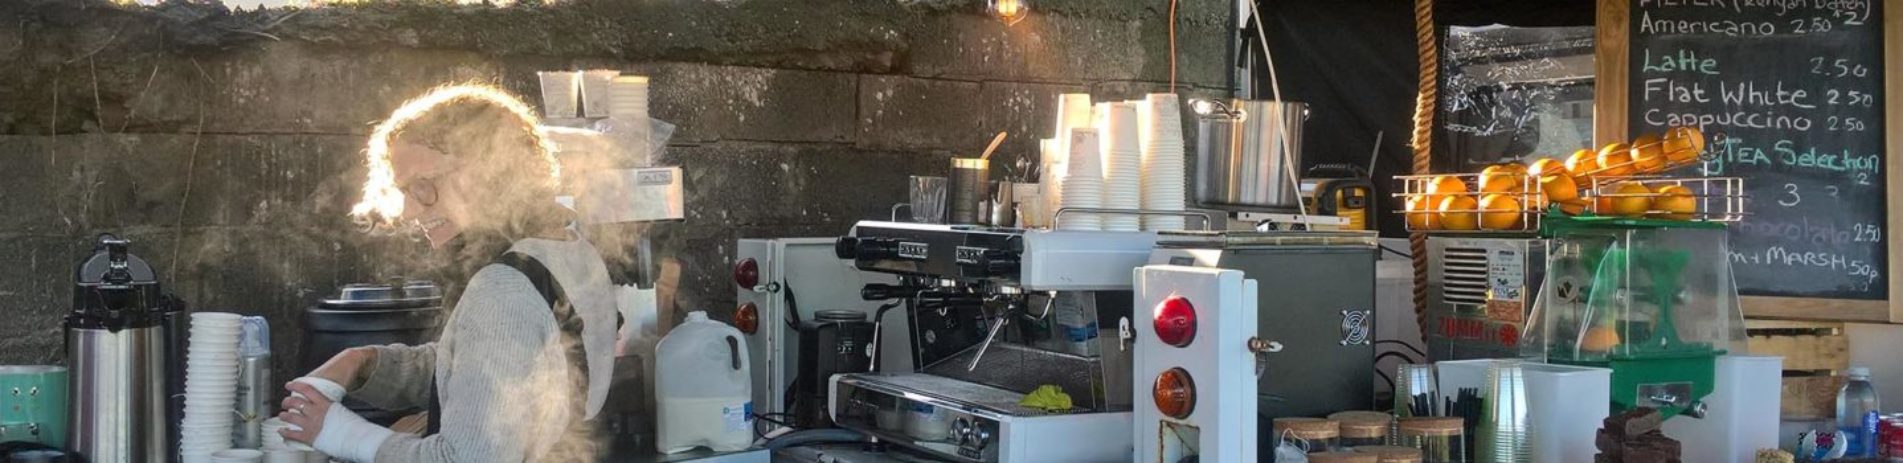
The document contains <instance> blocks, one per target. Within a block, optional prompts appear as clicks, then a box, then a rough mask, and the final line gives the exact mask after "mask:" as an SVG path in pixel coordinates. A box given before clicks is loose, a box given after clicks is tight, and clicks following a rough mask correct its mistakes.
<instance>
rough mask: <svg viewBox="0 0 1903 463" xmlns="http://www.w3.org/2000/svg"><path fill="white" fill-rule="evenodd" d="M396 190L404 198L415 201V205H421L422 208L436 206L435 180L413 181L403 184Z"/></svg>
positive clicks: (420, 179)
mask: <svg viewBox="0 0 1903 463" xmlns="http://www.w3.org/2000/svg"><path fill="white" fill-rule="evenodd" d="M397 190H400V191H402V192H403V195H404V196H408V197H410V198H411V199H415V200H416V203H417V204H422V205H424V206H435V205H436V199H437V198H436V180H435V179H431V178H418V179H415V180H411V181H409V182H408V183H405V184H404V185H403V186H399V187H397Z"/></svg>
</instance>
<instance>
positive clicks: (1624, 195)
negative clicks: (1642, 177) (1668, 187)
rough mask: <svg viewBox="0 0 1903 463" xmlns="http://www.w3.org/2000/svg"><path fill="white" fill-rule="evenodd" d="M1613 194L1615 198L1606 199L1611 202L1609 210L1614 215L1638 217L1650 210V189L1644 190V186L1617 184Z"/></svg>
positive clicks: (1631, 183) (1633, 183)
mask: <svg viewBox="0 0 1903 463" xmlns="http://www.w3.org/2000/svg"><path fill="white" fill-rule="evenodd" d="M1613 193H1614V194H1615V195H1616V196H1607V197H1606V198H1607V199H1608V200H1610V201H1611V204H1612V205H1611V207H1610V208H1609V210H1611V211H1612V214H1614V215H1623V216H1626V217H1639V216H1643V215H1645V213H1646V212H1647V211H1650V210H1652V189H1650V188H1646V187H1645V185H1644V184H1641V183H1638V182H1619V187H1618V189H1616V190H1613Z"/></svg>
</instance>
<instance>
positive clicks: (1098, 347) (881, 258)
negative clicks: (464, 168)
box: [830, 222, 1157, 462]
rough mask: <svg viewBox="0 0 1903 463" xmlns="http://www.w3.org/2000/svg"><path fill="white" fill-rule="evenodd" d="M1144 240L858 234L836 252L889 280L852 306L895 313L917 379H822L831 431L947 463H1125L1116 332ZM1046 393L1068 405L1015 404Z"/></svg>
mask: <svg viewBox="0 0 1903 463" xmlns="http://www.w3.org/2000/svg"><path fill="white" fill-rule="evenodd" d="M1156 239H1157V235H1156V233H1154V232H1103V231H1046V230H1019V229H1009V228H993V227H984V226H965V225H934V224H915V223H894V222H860V223H858V224H857V225H856V226H855V227H853V230H852V233H851V235H849V236H845V237H842V238H840V239H839V240H838V242H837V246H836V250H835V251H836V252H837V254H838V256H839V257H840V258H842V259H847V260H849V261H851V262H852V263H853V264H854V265H855V266H856V267H858V268H859V269H861V270H865V271H868V272H877V273H884V274H891V275H896V276H897V277H898V282H897V283H896V284H872V285H867V287H866V290H865V291H864V293H865V294H864V296H865V297H867V298H868V299H888V300H893V301H898V302H900V303H902V304H903V305H904V310H905V312H906V313H907V314H909V315H911V320H910V326H909V327H904V328H909V331H910V333H909V334H910V335H911V340H912V346H911V347H912V348H911V351H910V352H911V354H912V357H913V360H914V361H915V364H916V365H918V368H917V371H914V372H890V371H888V372H875V373H862V374H844V375H836V376H834V377H833V378H832V381H831V392H830V398H831V410H830V412H831V413H832V417H833V421H834V422H835V423H837V424H838V425H839V426H841V427H845V428H849V429H854V430H858V431H861V432H864V433H866V434H868V435H870V436H874V437H875V438H876V439H877V440H879V441H880V442H882V443H887V444H893V445H897V446H900V447H903V448H906V449H908V450H911V451H916V452H921V453H924V454H927V455H929V456H930V457H932V458H935V459H943V460H949V461H958V462H1045V461H1074V462H1092V461H1129V459H1130V455H1131V452H1132V450H1133V447H1132V445H1133V444H1132V442H1131V439H1130V435H1131V434H1130V433H1131V429H1132V425H1131V413H1130V410H1131V398H1132V390H1131V388H1130V387H1131V382H1130V374H1131V373H1130V372H1131V358H1130V351H1129V346H1128V345H1127V344H1125V343H1124V342H1123V341H1124V340H1125V339H1126V335H1122V334H1120V333H1123V332H1127V330H1120V329H1119V327H1120V326H1123V325H1124V324H1126V323H1127V321H1126V320H1127V318H1128V317H1129V316H1130V314H1131V302H1132V300H1131V298H1132V293H1131V289H1132V285H1131V271H1132V270H1133V269H1135V268H1137V267H1139V266H1141V265H1143V263H1144V262H1145V261H1146V260H1147V259H1148V258H1149V256H1150V253H1151V250H1152V249H1153V248H1154V246H1155V243H1156ZM895 328H901V327H895V326H893V325H891V324H890V323H887V324H886V325H885V328H884V330H885V331H892V330H894V329H895ZM884 335H887V333H881V336H884ZM1053 387H1054V388H1055V389H1057V390H1061V392H1063V393H1064V394H1065V395H1067V396H1068V400H1067V401H1061V402H1057V403H1055V404H1054V403H1051V402H1043V403H1030V404H1027V403H1021V401H1022V400H1024V399H1025V398H1026V396H1027V394H1032V393H1033V392H1034V391H1035V392H1038V394H1032V396H1034V397H1036V396H1039V395H1043V396H1044V397H1049V396H1050V395H1051V394H1049V393H1050V392H1053V391H1052V390H1051V389H1052V388H1053ZM1066 402H1067V403H1066ZM1064 405H1068V406H1064Z"/></svg>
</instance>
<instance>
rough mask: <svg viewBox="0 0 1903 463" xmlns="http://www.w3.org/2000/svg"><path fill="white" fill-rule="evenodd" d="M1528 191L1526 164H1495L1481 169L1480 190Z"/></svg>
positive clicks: (1499, 191) (1485, 191)
mask: <svg viewBox="0 0 1903 463" xmlns="http://www.w3.org/2000/svg"><path fill="white" fill-rule="evenodd" d="M1524 191H1526V166H1523V165H1520V164H1495V165H1491V166H1487V168H1486V169H1484V170H1481V171H1480V192H1482V193H1520V192H1524Z"/></svg>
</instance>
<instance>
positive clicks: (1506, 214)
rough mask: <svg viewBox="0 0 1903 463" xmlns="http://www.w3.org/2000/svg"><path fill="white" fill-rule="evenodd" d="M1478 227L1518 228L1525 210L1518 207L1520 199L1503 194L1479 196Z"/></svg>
mask: <svg viewBox="0 0 1903 463" xmlns="http://www.w3.org/2000/svg"><path fill="white" fill-rule="evenodd" d="M1480 210H1482V211H1486V212H1481V213H1480V228H1481V229H1485V230H1518V229H1519V228H1520V217H1521V215H1522V214H1524V213H1525V212H1526V210H1525V209H1522V208H1521V207H1520V200H1518V199H1514V198H1513V196H1510V195H1503V194H1490V195H1486V196H1482V197H1480Z"/></svg>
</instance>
